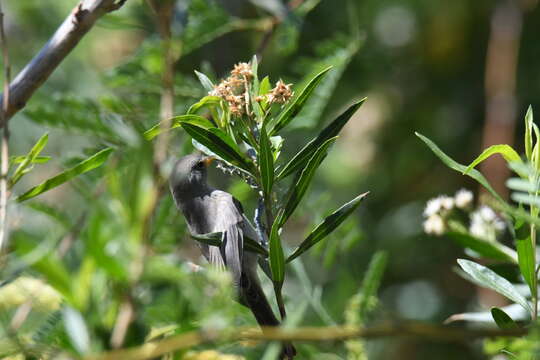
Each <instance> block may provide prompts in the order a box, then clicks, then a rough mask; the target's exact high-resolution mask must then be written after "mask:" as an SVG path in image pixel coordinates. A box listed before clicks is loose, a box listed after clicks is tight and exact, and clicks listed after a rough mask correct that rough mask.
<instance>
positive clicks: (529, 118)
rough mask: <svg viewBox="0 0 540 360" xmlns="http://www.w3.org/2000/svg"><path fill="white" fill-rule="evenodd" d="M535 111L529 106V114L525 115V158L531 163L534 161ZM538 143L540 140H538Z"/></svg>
mask: <svg viewBox="0 0 540 360" xmlns="http://www.w3.org/2000/svg"><path fill="white" fill-rule="evenodd" d="M533 122H534V120H533V110H532V107H531V106H530V105H529V108H528V109H527V113H526V114H525V136H524V137H525V156H526V157H527V159H528V160H529V161H531V160H532V147H533V145H532V144H533V140H532V125H533ZM537 141H538V140H537Z"/></svg>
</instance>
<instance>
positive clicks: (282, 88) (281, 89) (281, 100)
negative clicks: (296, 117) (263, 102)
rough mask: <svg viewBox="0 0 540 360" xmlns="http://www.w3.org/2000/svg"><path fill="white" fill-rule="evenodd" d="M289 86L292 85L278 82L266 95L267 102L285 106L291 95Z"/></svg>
mask: <svg viewBox="0 0 540 360" xmlns="http://www.w3.org/2000/svg"><path fill="white" fill-rule="evenodd" d="M291 85H292V84H285V83H284V82H283V81H282V80H279V81H278V82H277V83H276V87H274V88H273V89H272V90H271V91H270V93H269V94H268V95H267V98H268V102H269V103H270V104H272V103H277V104H285V103H286V102H287V101H289V99H290V98H291V97H292V95H293V92H292V91H291Z"/></svg>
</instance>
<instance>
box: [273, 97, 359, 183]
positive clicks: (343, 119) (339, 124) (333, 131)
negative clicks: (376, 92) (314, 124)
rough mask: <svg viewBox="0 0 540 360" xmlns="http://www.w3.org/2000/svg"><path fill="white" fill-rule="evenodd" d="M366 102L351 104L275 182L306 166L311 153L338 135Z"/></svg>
mask: <svg viewBox="0 0 540 360" xmlns="http://www.w3.org/2000/svg"><path fill="white" fill-rule="evenodd" d="M364 101H366V98H363V99H361V100H360V101H358V102H356V103H354V104H352V105H351V106H350V107H349V108H348V109H347V110H346V111H345V112H343V113H342V114H341V115H339V116H338V117H337V118H336V119H335V120H334V121H332V122H331V123H330V124H329V125H328V126H327V127H326V128H324V129H323V130H322V131H321V132H320V134H319V135H317V137H316V138H315V139H313V140H311V141H310V142H309V143H307V145H306V146H304V148H303V149H302V150H300V151H299V152H298V153H297V154H296V155H295V156H294V157H293V158H292V159H291V161H289V162H288V163H287V165H285V166H284V167H283V168H282V169H281V170H280V171H279V174H278V176H277V177H276V181H277V180H281V179H283V178H285V177H287V176H289V175H290V174H293V173H294V172H296V171H297V170H299V169H302V168H304V167H305V166H306V164H307V162H308V161H309V159H310V158H311V157H312V156H313V153H314V152H315V151H317V149H318V148H319V147H320V146H321V144H323V143H324V142H325V141H327V140H328V139H330V138H333V137H335V136H337V135H338V134H339V132H340V131H341V129H343V127H344V126H345V124H347V122H348V121H349V119H350V118H351V117H352V116H353V114H354V113H355V112H356V110H358V108H359V107H360V106H362V104H363V103H364Z"/></svg>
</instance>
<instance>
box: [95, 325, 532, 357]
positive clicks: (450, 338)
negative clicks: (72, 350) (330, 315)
mask: <svg viewBox="0 0 540 360" xmlns="http://www.w3.org/2000/svg"><path fill="white" fill-rule="evenodd" d="M527 333H528V330H527V329H522V328H520V329H511V330H500V329H468V328H458V327H450V326H438V325H431V324H425V323H402V324H388V325H380V326H375V327H370V328H356V327H343V326H326V327H304V328H297V329H283V328H279V327H275V328H272V327H266V328H264V329H262V330H260V329H258V328H242V329H226V330H221V331H193V332H187V333H185V334H181V335H176V336H171V337H169V338H166V339H163V340H160V341H155V342H149V343H146V344H144V345H141V346H138V347H134V348H129V349H122V350H116V351H110V352H107V353H103V354H100V355H94V356H89V357H86V358H85V360H113V359H130V360H142V359H150V358H154V357H158V356H161V355H163V354H166V353H170V352H174V351H179V350H185V349H189V348H192V347H194V346H198V345H201V344H206V343H211V342H216V341H220V342H224V341H227V342H231V341H240V340H257V341H295V342H328V341H344V340H349V339H356V338H364V339H376V338H385V337H414V338H423V339H431V340H437V341H443V342H468V341H471V340H475V339H480V338H491V337H497V336H504V337H519V336H523V335H526V334H527Z"/></svg>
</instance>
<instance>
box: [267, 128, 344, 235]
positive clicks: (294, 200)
mask: <svg viewBox="0 0 540 360" xmlns="http://www.w3.org/2000/svg"><path fill="white" fill-rule="evenodd" d="M336 139H337V137H334V138H331V139H328V140H326V142H324V143H323V144H322V145H321V146H320V147H319V148H318V149H317V150H316V151H315V153H314V154H313V156H312V157H311V159H309V161H308V163H307V165H306V167H305V168H304V170H302V172H301V173H300V176H299V177H298V178H297V180H296V181H295V182H294V183H293V184H292V185H291V188H290V190H289V193H288V196H287V201H286V202H285V207H284V208H283V211H282V212H281V216H279V217H278V218H277V219H276V222H277V223H278V227H282V226H283V224H285V222H286V221H287V220H288V219H289V217H290V216H291V215H292V213H293V212H294V210H295V209H296V207H297V206H298V204H299V203H300V200H302V198H303V197H304V194H305V193H306V191H307V189H308V187H309V185H310V184H311V180H312V179H313V176H314V175H315V171H316V170H317V168H318V167H319V165H321V163H322V162H323V160H324V158H325V157H326V154H327V153H328V148H329V147H330V145H332V144H333V143H334V142H335V141H336Z"/></svg>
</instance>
